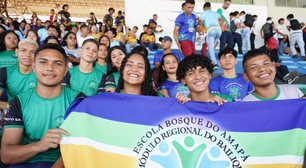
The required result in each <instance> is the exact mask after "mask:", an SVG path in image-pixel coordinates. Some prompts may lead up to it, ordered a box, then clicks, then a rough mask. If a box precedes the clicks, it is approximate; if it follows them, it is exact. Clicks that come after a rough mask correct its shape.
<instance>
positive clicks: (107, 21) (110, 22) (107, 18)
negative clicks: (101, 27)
mask: <svg viewBox="0 0 306 168" xmlns="http://www.w3.org/2000/svg"><path fill="white" fill-rule="evenodd" d="M114 12H115V9H114V8H109V9H108V14H106V15H105V16H104V18H103V23H104V24H105V26H106V29H107V30H109V29H110V28H112V27H113V18H112V15H113V13H114Z"/></svg>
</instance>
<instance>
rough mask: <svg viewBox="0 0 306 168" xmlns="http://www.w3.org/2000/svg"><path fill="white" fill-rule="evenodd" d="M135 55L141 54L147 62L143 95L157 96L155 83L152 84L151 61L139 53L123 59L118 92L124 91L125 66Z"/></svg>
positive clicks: (142, 89)
mask: <svg viewBox="0 0 306 168" xmlns="http://www.w3.org/2000/svg"><path fill="white" fill-rule="evenodd" d="M135 54H139V55H140V56H141V57H142V58H143V60H144V62H145V79H144V82H143V83H142V86H141V95H146V96H157V93H156V91H155V90H154V87H153V83H152V74H151V67H150V61H149V59H148V58H147V57H146V56H145V55H144V54H142V53H139V52H134V53H130V54H129V55H127V56H126V57H125V58H124V59H123V61H122V64H121V67H120V78H119V80H118V87H117V89H116V92H117V93H120V91H121V90H122V89H124V80H123V70H124V68H125V65H126V63H127V60H128V59H129V58H130V57H131V56H133V55H135Z"/></svg>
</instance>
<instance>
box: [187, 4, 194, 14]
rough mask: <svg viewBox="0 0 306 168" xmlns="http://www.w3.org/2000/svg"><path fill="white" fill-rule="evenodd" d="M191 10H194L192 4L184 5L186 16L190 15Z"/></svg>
mask: <svg viewBox="0 0 306 168" xmlns="http://www.w3.org/2000/svg"><path fill="white" fill-rule="evenodd" d="M193 9H194V4H190V3H186V5H185V13H186V14H187V15H191V13H192V11H193Z"/></svg>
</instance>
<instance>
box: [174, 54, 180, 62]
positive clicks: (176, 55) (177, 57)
mask: <svg viewBox="0 0 306 168" xmlns="http://www.w3.org/2000/svg"><path fill="white" fill-rule="evenodd" d="M173 54H174V55H175V57H176V59H177V61H181V57H180V55H179V54H178V53H173Z"/></svg>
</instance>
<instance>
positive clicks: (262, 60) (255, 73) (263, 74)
mask: <svg viewBox="0 0 306 168" xmlns="http://www.w3.org/2000/svg"><path fill="white" fill-rule="evenodd" d="M245 69H246V70H245V73H244V74H243V76H244V79H245V80H246V81H251V82H252V84H253V85H254V86H259V87H266V86H269V85H271V84H272V83H273V82H274V78H275V74H276V69H275V66H274V64H273V63H272V62H271V60H270V58H269V56H267V55H260V56H257V57H254V58H251V59H249V60H248V61H247V62H246V63H245Z"/></svg>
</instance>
